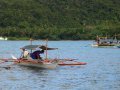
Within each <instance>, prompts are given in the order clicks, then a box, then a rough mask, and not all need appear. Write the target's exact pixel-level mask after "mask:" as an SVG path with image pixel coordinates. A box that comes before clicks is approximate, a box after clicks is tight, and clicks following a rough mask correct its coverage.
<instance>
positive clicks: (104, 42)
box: [92, 36, 118, 47]
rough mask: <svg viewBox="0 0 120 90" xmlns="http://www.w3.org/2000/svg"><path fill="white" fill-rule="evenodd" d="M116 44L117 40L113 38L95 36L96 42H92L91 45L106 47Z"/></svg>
mask: <svg viewBox="0 0 120 90" xmlns="http://www.w3.org/2000/svg"><path fill="white" fill-rule="evenodd" d="M117 44H118V40H117V39H116V37H115V39H113V38H108V37H107V36H106V37H99V36H97V38H96V43H95V44H92V46H93V47H108V46H116V45H117Z"/></svg>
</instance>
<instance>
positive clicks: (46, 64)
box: [13, 45, 58, 69]
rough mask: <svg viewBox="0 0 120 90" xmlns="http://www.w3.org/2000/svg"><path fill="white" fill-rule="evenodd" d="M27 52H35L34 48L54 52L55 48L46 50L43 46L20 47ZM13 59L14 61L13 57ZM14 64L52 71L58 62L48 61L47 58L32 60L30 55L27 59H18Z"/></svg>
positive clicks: (54, 60)
mask: <svg viewBox="0 0 120 90" xmlns="http://www.w3.org/2000/svg"><path fill="white" fill-rule="evenodd" d="M22 48H24V49H27V50H31V52H32V50H35V49H36V48H40V49H43V50H46V55H47V50H55V49H57V48H48V47H46V46H44V45H27V46H24V47H22ZM13 59H15V58H14V57H13ZM15 64H17V65H21V66H29V67H39V68H45V69H54V68H56V67H57V66H58V61H57V60H56V59H48V58H47V57H46V58H45V59H42V60H41V59H32V58H31V57H30V54H29V55H28V56H27V58H18V59H16V60H15Z"/></svg>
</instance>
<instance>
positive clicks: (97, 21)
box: [0, 0, 120, 40]
mask: <svg viewBox="0 0 120 90" xmlns="http://www.w3.org/2000/svg"><path fill="white" fill-rule="evenodd" d="M115 34H117V38H120V0H0V36H7V37H14V38H19V37H25V38H31V37H32V38H35V39H45V38H48V39H51V40H81V39H95V37H96V35H100V36H104V35H108V36H114V35H115ZM11 39H12V38H11Z"/></svg>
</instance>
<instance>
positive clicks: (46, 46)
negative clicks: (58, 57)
mask: <svg viewBox="0 0 120 90" xmlns="http://www.w3.org/2000/svg"><path fill="white" fill-rule="evenodd" d="M47 46H48V39H46V57H45V59H47V55H48V52H47Z"/></svg>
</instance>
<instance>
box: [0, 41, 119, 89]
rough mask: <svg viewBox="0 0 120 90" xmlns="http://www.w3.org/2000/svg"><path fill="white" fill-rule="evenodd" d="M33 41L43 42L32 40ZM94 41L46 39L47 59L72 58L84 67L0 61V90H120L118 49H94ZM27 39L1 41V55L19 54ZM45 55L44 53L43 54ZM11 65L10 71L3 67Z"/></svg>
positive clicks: (26, 43) (17, 55)
mask: <svg viewBox="0 0 120 90" xmlns="http://www.w3.org/2000/svg"><path fill="white" fill-rule="evenodd" d="M33 43H34V44H45V42H44V41H34V42H33ZM92 43H93V41H49V43H48V46H50V47H57V48H59V50H56V51H49V52H48V53H49V56H48V57H49V58H75V59H78V61H82V62H87V65H84V66H59V67H57V68H56V69H53V70H45V69H37V68H28V67H21V66H17V65H13V64H12V63H10V62H9V63H3V64H0V90H120V49H118V48H93V47H91V44H92ZM28 44H30V42H29V41H0V58H11V55H14V56H16V57H19V56H20V48H21V47H22V46H24V45H28ZM43 57H44V55H43ZM8 65H10V66H11V69H10V70H7V69H5V68H3V67H5V66H8Z"/></svg>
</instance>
